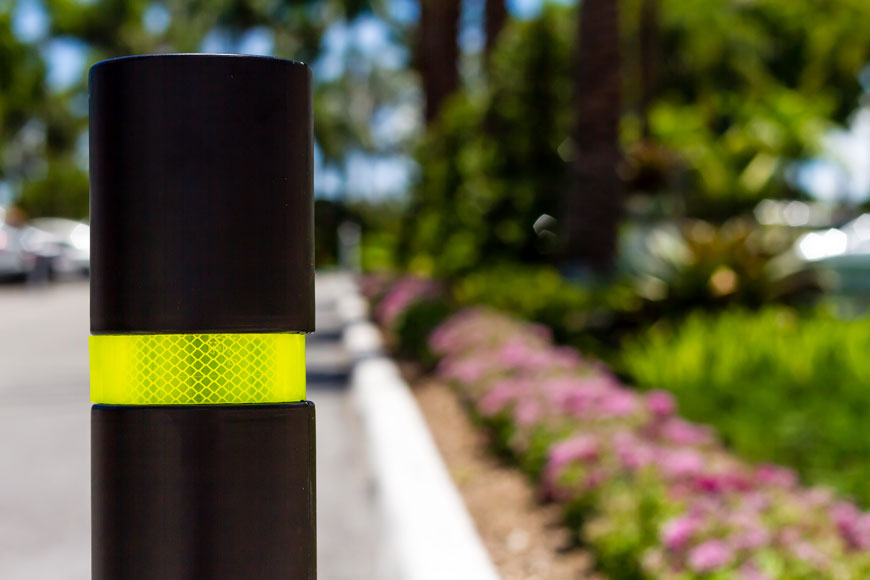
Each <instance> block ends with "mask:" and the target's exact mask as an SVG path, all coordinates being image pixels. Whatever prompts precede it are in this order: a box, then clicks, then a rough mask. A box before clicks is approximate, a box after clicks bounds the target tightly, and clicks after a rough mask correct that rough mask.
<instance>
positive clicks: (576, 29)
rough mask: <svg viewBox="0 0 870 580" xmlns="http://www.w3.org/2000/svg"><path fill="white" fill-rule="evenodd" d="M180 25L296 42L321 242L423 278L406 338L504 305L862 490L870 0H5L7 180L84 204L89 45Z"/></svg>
mask: <svg viewBox="0 0 870 580" xmlns="http://www.w3.org/2000/svg"><path fill="white" fill-rule="evenodd" d="M189 51H193V52H196V51H207V52H242V53H255V54H265V55H271V56H276V57H282V58H294V59H298V60H304V61H307V62H309V63H311V65H312V67H313V70H314V74H315V79H316V87H315V136H316V156H315V165H316V168H315V169H316V195H317V202H316V203H317V211H316V219H317V260H318V265H319V266H321V267H330V266H334V265H337V264H344V265H347V266H351V267H357V266H360V267H362V268H363V269H365V270H389V271H394V272H398V271H402V272H412V273H415V274H417V275H421V276H427V277H434V278H437V279H439V280H440V281H441V283H442V284H443V287H444V288H446V289H447V291H446V292H445V293H444V297H443V298H439V299H438V300H440V301H441V302H440V303H438V304H433V303H432V301H431V300H430V303H429V304H428V305H426V306H425V307H420V308H417V309H416V312H417V313H418V314H419V320H416V319H415V318H414V315H411V316H408V317H405V319H404V320H403V323H402V324H403V325H404V327H405V328H406V331H407V333H408V339H407V341H406V342H407V344H409V345H419V349H425V336H426V333H425V332H422V330H421V329H430V328H432V327H433V326H434V325H435V324H436V323H437V322H438V320H440V319H443V317H444V316H446V314H447V313H448V312H449V311H451V310H452V309H455V308H456V307H458V306H462V305H465V304H489V305H492V306H495V307H498V308H500V309H503V310H509V311H511V312H513V313H516V314H519V315H521V316H523V317H525V318H528V319H531V320H534V321H537V322H542V323H545V324H547V325H548V326H550V327H551V328H553V330H554V333H555V336H556V338H557V339H558V340H559V341H561V342H563V343H567V344H571V345H574V346H577V347H579V348H581V349H582V350H584V351H586V352H591V353H594V354H596V355H598V356H600V357H602V358H604V359H606V360H607V361H608V362H610V363H611V364H612V365H613V366H614V367H615V368H616V369H617V370H619V372H621V373H624V374H625V375H626V376H627V377H629V378H631V379H632V380H634V381H635V382H636V383H637V384H638V385H639V386H641V387H644V388H651V387H658V388H667V389H672V390H674V392H675V393H676V394H677V395H678V397H679V398H680V402H681V403H682V404H683V405H685V408H686V412H687V414H688V415H689V416H690V417H692V418H695V419H698V420H704V421H708V422H711V423H714V424H716V425H717V426H718V427H720V428H721V429H722V430H723V432H724V435H725V437H726V439H727V440H728V441H729V443H730V444H732V445H733V446H735V447H736V448H738V449H740V450H741V451H744V452H745V453H747V454H748V455H749V456H750V457H752V458H753V459H768V460H776V461H780V462H783V463H788V464H791V465H794V466H795V467H797V468H798V469H800V470H801V473H802V475H803V476H804V477H806V478H808V479H809V480H811V481H821V482H826V483H830V484H832V485H836V486H839V487H840V489H841V490H843V491H844V492H848V493H851V494H854V495H856V496H858V497H859V498H861V500H862V501H863V502H864V503H865V504H866V503H867V502H870V488H868V486H867V485H866V482H867V481H870V466H868V464H870V461H868V457H870V434H868V431H867V429H866V426H867V423H866V417H868V416H870V404H868V402H867V400H868V397H867V396H866V385H867V384H868V382H870V367H868V366H867V365H865V364H863V363H862V362H861V361H862V360H863V359H862V358H861V356H860V353H861V352H862V349H865V350H866V348H867V346H868V342H867V337H868V336H870V335H868V334H867V328H870V320H868V319H867V318H866V317H864V315H863V312H864V311H865V309H866V305H867V303H868V301H867V296H868V293H870V283H868V282H866V280H870V247H868V246H867V244H868V240H870V221H868V219H863V218H864V213H863V212H864V209H865V207H864V206H865V204H866V203H867V198H868V195H870V110H868V109H867V102H868V91H870V3H868V2H866V0H754V1H743V0H583V2H581V3H579V4H578V3H576V2H571V1H569V0H565V1H563V2H544V1H539V0H522V1H521V0H514V1H507V0H465V1H464V2H462V1H460V0H419V1H418V0H318V1H315V0H295V1H294V0H209V1H204V0H163V1H160V0H154V1H148V0H87V1H85V0H0V205H2V206H17V207H18V208H19V209H20V210H21V211H23V212H24V214H25V215H26V216H28V217H30V218H37V217H40V216H58V217H70V218H75V219H86V218H87V212H88V206H87V194H88V181H87V76H86V71H87V66H88V65H89V64H92V63H93V62H96V61H97V60H100V59H103V58H110V57H115V56H120V55H126V54H133V53H147V52H189ZM240 194H241V192H240ZM16 215H20V212H17V213H16ZM846 315H848V316H850V317H851V319H850V320H845V319H842V318H840V317H842V316H846ZM738 342H739V343H740V344H739V345H735V343H738ZM623 346H625V348H623ZM807 365H809V367H808V366H807ZM797 406H800V408H799V409H797V410H796V411H795V412H794V413H790V412H784V410H788V409H793V408H796V407H797ZM822 416H824V417H825V418H827V419H829V420H826V421H818V419H819V418H820V417H822ZM850 437H851V440H850ZM769 438H774V439H775V441H776V443H775V444H770V445H768V444H762V443H763V442H765V441H768V439H769ZM841 467H842V473H840V470H841Z"/></svg>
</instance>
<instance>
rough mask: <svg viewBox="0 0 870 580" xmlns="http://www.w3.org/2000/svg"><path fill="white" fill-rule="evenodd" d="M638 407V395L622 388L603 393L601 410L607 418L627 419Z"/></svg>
mask: <svg viewBox="0 0 870 580" xmlns="http://www.w3.org/2000/svg"><path fill="white" fill-rule="evenodd" d="M637 407H638V404H637V395H635V394H634V393H632V392H631V391H628V390H627V389H622V388H620V389H610V390H608V391H605V392H603V393H602V396H601V398H600V401H599V410H600V412H601V413H602V415H603V416H604V417H605V418H617V417H627V416H628V415H632V414H634V413H635V411H637Z"/></svg>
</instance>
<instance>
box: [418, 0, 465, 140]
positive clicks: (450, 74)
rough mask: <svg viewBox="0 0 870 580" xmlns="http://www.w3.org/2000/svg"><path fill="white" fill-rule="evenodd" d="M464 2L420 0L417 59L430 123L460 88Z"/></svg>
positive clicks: (425, 115) (427, 118)
mask: <svg viewBox="0 0 870 580" xmlns="http://www.w3.org/2000/svg"><path fill="white" fill-rule="evenodd" d="M461 5H462V2H461V0H420V22H419V29H418V32H417V35H418V38H417V54H416V61H417V68H418V69H419V71H420V78H421V81H422V85H423V96H424V98H425V111H424V118H425V119H426V123H427V124H430V123H432V121H434V120H435V119H437V118H438V114H439V112H440V111H441V108H442V106H443V105H444V101H445V99H446V98H447V97H449V96H450V95H451V94H452V93H454V92H455V91H456V90H457V89H458V88H459V68H458V65H459V43H458V34H459V15H460V12H461Z"/></svg>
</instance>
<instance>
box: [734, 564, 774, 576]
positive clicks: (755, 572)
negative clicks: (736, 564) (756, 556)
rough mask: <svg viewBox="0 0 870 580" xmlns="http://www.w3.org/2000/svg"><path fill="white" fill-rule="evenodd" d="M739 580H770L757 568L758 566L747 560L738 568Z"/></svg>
mask: <svg viewBox="0 0 870 580" xmlns="http://www.w3.org/2000/svg"><path fill="white" fill-rule="evenodd" d="M740 580H772V579H771V577H770V576H768V575H767V574H765V573H764V572H762V571H761V570H760V569H759V568H758V564H756V563H755V562H753V561H752V560H748V561H747V562H746V563H744V564H743V565H742V566H741V567H740Z"/></svg>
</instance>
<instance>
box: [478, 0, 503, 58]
mask: <svg viewBox="0 0 870 580" xmlns="http://www.w3.org/2000/svg"><path fill="white" fill-rule="evenodd" d="M485 2H486V4H485V6H484V16H483V19H484V22H483V23H484V35H485V36H486V39H485V44H484V53H485V55H486V58H487V59H488V58H489V56H490V55H491V54H492V51H493V50H494V49H495V45H496V41H497V40H498V36H499V34H501V30H502V28H504V25H505V23H506V22H507V19H508V11H507V3H506V2H505V0H485Z"/></svg>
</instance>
